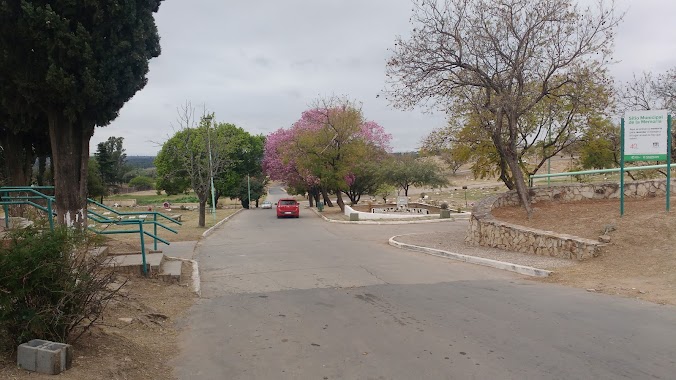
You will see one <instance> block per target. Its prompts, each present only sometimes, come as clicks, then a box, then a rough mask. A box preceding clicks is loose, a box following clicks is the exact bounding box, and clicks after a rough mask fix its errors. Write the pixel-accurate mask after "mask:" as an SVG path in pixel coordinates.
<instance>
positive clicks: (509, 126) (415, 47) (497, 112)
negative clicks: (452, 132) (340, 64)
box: [387, 0, 621, 216]
mask: <svg viewBox="0 0 676 380" xmlns="http://www.w3.org/2000/svg"><path fill="white" fill-rule="evenodd" d="M596 5H597V6H596V8H595V9H592V8H585V9H581V8H580V7H578V6H577V5H575V4H573V2H572V1H567V0H504V1H500V2H496V1H493V0H473V1H470V0H445V1H438V2H436V1H428V0H422V1H420V2H416V3H415V6H414V11H413V16H412V18H411V21H412V23H413V25H414V29H413V31H412V34H411V37H410V38H408V39H404V38H402V37H398V38H397V39H396V43H395V48H394V49H393V56H392V58H391V59H390V60H389V62H388V66H387V74H388V78H389V80H388V86H389V88H388V98H389V100H390V101H391V103H392V104H394V105H395V106H397V107H400V108H412V107H415V106H417V105H427V106H429V107H437V108H440V109H442V110H444V111H448V112H453V113H456V114H458V116H459V117H462V118H465V119H466V120H468V121H469V119H470V118H471V119H472V122H473V123H474V124H476V125H478V126H479V127H480V128H483V129H485V130H486V131H487V133H488V135H490V139H491V140H492V143H493V144H494V145H495V148H496V150H497V151H498V153H499V156H500V161H501V163H500V165H501V168H502V169H501V170H502V173H501V174H502V175H501V177H504V178H507V177H506V175H507V174H509V175H511V177H510V178H511V180H512V181H513V184H514V187H515V188H516V190H517V192H518V194H519V198H520V200H521V203H522V204H523V206H524V208H525V209H526V211H527V212H528V215H529V216H530V215H531V213H532V208H531V207H530V197H529V194H528V189H527V185H526V181H525V177H524V173H523V168H522V167H521V166H520V157H521V152H522V149H523V147H524V144H526V143H525V142H524V141H525V139H524V137H527V136H531V135H532V134H533V126H534V125H535V132H537V131H538V130H542V129H544V128H538V127H537V124H538V123H532V122H530V121H529V120H528V118H529V117H531V116H532V115H533V114H534V113H535V111H536V110H537V108H538V107H539V106H541V105H542V104H543V102H545V101H546V100H547V99H551V98H552V97H554V98H558V99H564V98H569V99H571V100H575V99H576V98H577V92H578V91H579V88H580V86H582V85H584V84H585V83H583V82H586V83H587V84H589V83H593V84H597V85H599V86H603V77H604V76H603V75H601V76H597V75H595V73H604V70H603V69H604V67H605V65H606V64H607V63H608V60H609V59H610V58H609V55H610V48H611V47H612V42H613V31H614V29H615V27H616V26H617V24H618V22H619V20H620V18H621V17H618V16H617V15H616V14H615V13H614V4H613V3H610V5H607V4H606V3H605V2H604V1H603V0H599V1H598V3H597V4H596ZM580 73H581V74H580ZM554 104H556V103H554ZM540 114H541V115H542V113H540ZM545 114H546V112H545ZM543 124H544V123H540V125H541V126H542V125H543ZM545 125H546V124H545ZM545 130H546V129H545ZM562 134H565V132H562ZM531 144H533V142H532V141H531ZM507 172H508V173H507ZM504 178H503V180H504ZM506 184H508V183H507V182H506Z"/></svg>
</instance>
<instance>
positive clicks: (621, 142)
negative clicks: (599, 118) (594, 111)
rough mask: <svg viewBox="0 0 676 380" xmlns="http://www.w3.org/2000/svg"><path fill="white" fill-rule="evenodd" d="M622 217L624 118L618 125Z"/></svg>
mask: <svg viewBox="0 0 676 380" xmlns="http://www.w3.org/2000/svg"><path fill="white" fill-rule="evenodd" d="M622 215H624V118H622V123H621V124H620V217H622Z"/></svg>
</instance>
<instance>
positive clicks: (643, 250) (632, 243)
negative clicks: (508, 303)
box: [493, 197, 676, 305]
mask: <svg viewBox="0 0 676 380" xmlns="http://www.w3.org/2000/svg"><path fill="white" fill-rule="evenodd" d="M674 201H676V199H675V198H674V197H672V199H671V203H672V204H674V203H673V202H674ZM665 203H666V199H665V198H664V197H657V198H650V199H629V198H627V199H625V214H624V216H623V217H620V201H619V200H618V199H614V200H589V201H581V202H567V203H564V202H540V203H537V204H535V205H534V207H535V212H534V213H533V217H532V219H531V220H528V218H527V217H526V214H525V212H524V211H523V209H522V208H521V207H504V208H499V209H496V210H493V215H494V216H495V217H496V218H498V219H500V220H504V221H509V222H512V223H516V224H519V225H523V226H528V227H533V228H538V229H543V230H549V231H555V232H561V233H567V234H571V235H576V236H580V237H585V238H590V239H595V240H596V239H598V237H599V236H600V235H602V234H603V230H604V229H605V228H606V227H607V226H612V228H614V230H613V231H611V232H609V235H610V236H611V242H610V243H609V244H608V245H606V246H605V247H603V248H602V250H601V254H600V255H599V256H598V257H596V258H593V259H589V260H587V261H584V262H581V263H579V264H577V265H575V266H572V267H568V268H561V269H559V270H557V271H556V272H555V273H554V274H553V275H552V276H550V277H549V278H546V279H544V280H542V281H546V282H555V283H560V284H565V285H569V286H575V287H581V288H584V289H588V290H589V291H595V292H602V293H607V294H617V295H622V296H627V297H635V298H639V299H643V300H647V301H651V302H656V303H659V304H672V305H676V251H675V250H674V246H676V210H672V211H671V212H666V211H665ZM672 207H673V206H672Z"/></svg>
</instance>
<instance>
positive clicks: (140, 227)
mask: <svg viewBox="0 0 676 380" xmlns="http://www.w3.org/2000/svg"><path fill="white" fill-rule="evenodd" d="M138 231H139V234H140V235H141V260H142V261H143V275H144V276H146V277H147V276H148V268H146V265H147V264H146V246H145V241H144V240H145V239H144V236H143V222H142V221H140V220H139V221H138Z"/></svg>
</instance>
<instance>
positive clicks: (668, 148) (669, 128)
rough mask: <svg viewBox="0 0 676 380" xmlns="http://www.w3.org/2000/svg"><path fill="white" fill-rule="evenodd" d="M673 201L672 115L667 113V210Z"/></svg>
mask: <svg viewBox="0 0 676 380" xmlns="http://www.w3.org/2000/svg"><path fill="white" fill-rule="evenodd" d="M670 201H671V115H667V211H669V206H670Z"/></svg>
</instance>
